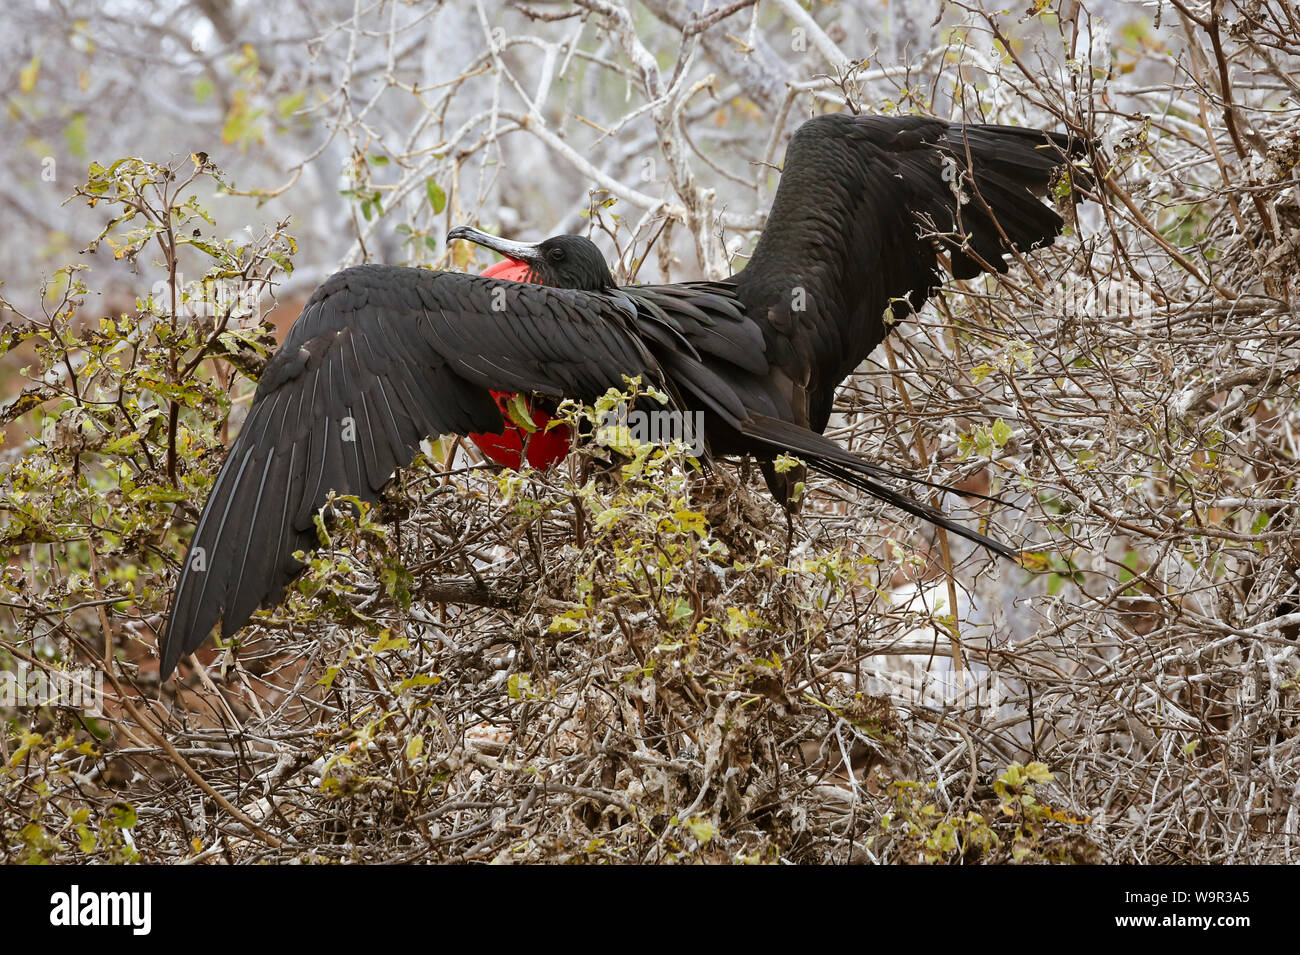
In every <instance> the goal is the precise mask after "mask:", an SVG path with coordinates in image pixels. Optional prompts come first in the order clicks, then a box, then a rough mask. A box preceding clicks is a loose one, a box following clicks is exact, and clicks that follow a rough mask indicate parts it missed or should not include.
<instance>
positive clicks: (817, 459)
mask: <svg viewBox="0 0 1300 955" xmlns="http://www.w3.org/2000/svg"><path fill="white" fill-rule="evenodd" d="M741 427H742V431H743V433H744V434H745V435H747V436H748V437H750V438H754V439H757V440H759V441H762V442H764V443H766V444H768V445H769V446H770V447H771V448H773V450H777V451H783V452H790V453H793V454H795V455H796V456H798V457H800V458H802V459H803V460H804V461H805V462H806V463H807V464H808V466H809V467H811V468H813V469H814V470H817V471H820V472H821V473H823V474H825V475H826V476H827V477H831V478H834V479H835V480H837V481H840V482H842V483H844V484H847V485H849V486H850V487H855V488H857V489H858V490H860V491H865V492H866V493H867V494H870V495H871V496H872V497H874V498H877V499H878V500H881V501H884V502H885V503H886V504H889V505H891V506H893V507H896V508H898V510H900V511H903V512H904V513H906V514H911V515H912V516H913V517H919V518H921V519H922V520H925V521H929V522H930V523H931V524H934V525H936V526H937V527H942V528H943V529H944V530H946V531H949V532H951V533H953V534H956V535H957V536H958V537H963V538H965V539H966V540H968V541H971V542H973V543H975V544H979V545H980V546H981V547H984V548H986V549H988V550H990V551H992V552H993V553H995V554H997V555H998V556H999V557H1005V558H1007V559H1008V560H1013V561H1014V560H1016V559H1017V556H1018V552H1017V551H1016V550H1014V549H1013V548H1011V547H1008V546H1007V545H1006V544H1003V543H1002V542H1001V541H997V540H994V539H993V538H991V537H989V536H988V535H986V534H982V533H980V532H979V531H976V530H972V529H971V528H969V527H966V526H965V525H963V524H961V523H960V522H958V521H955V520H953V519H952V518H950V517H949V516H948V515H946V514H944V513H943V512H942V511H940V510H939V509H938V508H935V507H931V506H930V505H928V504H923V503H922V502H920V501H917V500H915V499H913V498H911V497H909V496H907V495H906V494H904V493H903V492H901V491H898V490H896V489H895V488H892V487H890V486H889V485H887V484H883V483H881V482H882V481H887V480H904V481H908V482H911V483H913V484H920V485H924V486H925V487H931V488H934V489H936V490H940V491H948V492H951V493H954V494H968V495H970V496H973V497H979V498H981V499H983V500H986V501H993V502H995V503H1004V502H1001V501H998V499H997V498H994V497H989V496H988V495H984V494H976V493H974V492H969V491H959V490H957V489H956V488H953V487H950V486H948V485H945V484H939V483H936V482H933V481H927V480H925V479H923V478H919V477H916V476H915V475H910V474H905V473H903V472H899V471H892V470H889V469H887V468H882V467H880V466H878V465H874V464H868V463H867V462H865V461H863V460H861V459H860V458H859V457H857V455H855V454H852V453H851V452H849V451H846V450H845V449H844V448H842V447H840V446H839V445H838V444H836V443H835V442H834V441H832V440H831V439H830V438H827V437H825V436H823V435H820V434H818V433H817V432H815V431H809V430H808V429H807V428H801V427H799V426H798V425H795V424H791V423H790V422H788V421H782V420H780V419H778V418H769V417H767V416H765V415H751V416H750V417H749V418H748V419H747V420H746V421H745V422H744V423H743V424H742V426H741Z"/></svg>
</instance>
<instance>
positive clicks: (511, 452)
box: [469, 259, 573, 471]
mask: <svg viewBox="0 0 1300 955" xmlns="http://www.w3.org/2000/svg"><path fill="white" fill-rule="evenodd" d="M529 271H530V267H529V266H528V265H526V264H525V263H523V262H516V261H515V260H514V259H502V260H501V261H500V262H498V263H496V264H495V265H493V266H492V267H491V268H488V269H486V270H485V271H484V272H483V273H482V275H483V277H484V278H489V279H505V280H506V281H510V282H528V281H530V279H529V277H528V273H529ZM492 397H493V398H494V399H496V403H497V407H498V408H500V409H501V417H502V418H504V419H505V423H506V427H505V430H504V431H502V432H501V433H500V434H482V433H480V432H473V433H471V434H470V435H469V439H470V440H471V441H473V442H474V444H476V445H477V446H478V449H479V450H480V451H482V452H483V455H484V456H485V457H486V458H487V459H488V460H490V461H493V462H495V463H496V464H500V465H501V466H502V467H507V468H511V469H513V470H516V471H517V470H519V468H520V467H522V466H523V461H524V458H525V455H526V456H527V459H528V464H529V465H530V466H531V467H534V468H536V469H538V470H539V471H544V470H546V469H547V468H550V467H553V466H555V465H556V464H558V463H559V462H561V461H563V460H564V459H565V457H567V456H568V454H569V449H570V448H571V447H572V446H573V432H572V431H571V430H570V428H569V426H568V425H564V424H557V425H555V426H554V427H552V428H550V429H549V430H548V429H547V427H546V425H547V424H548V423H549V422H550V420H551V416H550V415H549V414H547V413H546V412H545V411H543V410H542V409H541V408H538V407H536V406H535V405H534V404H533V402H532V400H531V399H529V398H524V402H523V403H524V407H526V408H527V409H528V413H529V414H530V415H532V419H533V424H534V425H535V426H536V427H537V430H536V431H532V432H529V431H526V430H525V429H524V428H521V427H520V426H519V425H517V424H515V422H514V420H513V419H512V418H511V416H510V409H509V404H510V401H511V400H512V399H513V398H514V395H512V394H510V393H509V392H506V391H494V392H492ZM525 449H527V451H525Z"/></svg>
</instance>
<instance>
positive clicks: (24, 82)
mask: <svg viewBox="0 0 1300 955" xmlns="http://www.w3.org/2000/svg"><path fill="white" fill-rule="evenodd" d="M40 73H41V58H40V55H39V54H38V55H36V56H34V57H32V58H31V61H30V62H29V63H28V64H27V65H26V66H24V67H23V68H22V69H21V70H19V71H18V88H19V89H20V90H22V91H23V92H24V93H30V92H31V91H32V90H34V89H36V77H38V76H40Z"/></svg>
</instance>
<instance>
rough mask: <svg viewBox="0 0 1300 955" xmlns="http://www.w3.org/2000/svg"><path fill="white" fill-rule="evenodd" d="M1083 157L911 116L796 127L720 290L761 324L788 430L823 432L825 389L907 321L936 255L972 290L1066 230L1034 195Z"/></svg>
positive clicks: (987, 130)
mask: <svg viewBox="0 0 1300 955" xmlns="http://www.w3.org/2000/svg"><path fill="white" fill-rule="evenodd" d="M1085 146H1086V144H1085V143H1084V142H1083V141H1081V140H1071V139H1069V138H1068V137H1067V136H1064V135H1061V134H1059V133H1048V132H1043V131H1041V130H1036V129H1024V128H1020V127H1012V126H983V125H963V124H960V123H947V122H944V121H942V120H935V119H927V118H924V117H916V116H908V117H882V116H847V115H833V116H821V117H818V118H816V119H812V120H809V121H808V122H806V123H804V124H803V126H801V127H800V128H799V129H798V130H797V131H796V133H795V135H794V137H793V138H792V139H791V141H790V146H789V148H788V150H787V152H786V159H785V166H784V170H783V172H782V174H781V183H780V187H779V188H778V190H777V194H776V198H775V200H774V201H773V204H772V210H771V213H770V214H769V216H768V220H767V225H766V227H765V228H764V230H763V234H762V236H761V237H760V238H759V242H758V245H757V246H756V248H755V249H754V254H753V256H752V258H751V259H750V262H749V265H748V266H747V267H746V268H745V269H744V270H743V271H742V272H740V273H738V274H737V275H736V276H735V277H734V278H733V280H732V281H734V282H735V283H736V285H737V288H738V294H739V296H740V298H741V300H742V301H743V302H744V303H745V306H746V310H747V313H748V314H749V315H751V316H752V317H753V318H754V320H755V321H757V322H758V323H759V324H760V325H761V326H763V330H764V335H765V337H766V338H767V341H768V360H769V361H770V362H772V364H773V365H775V366H776V367H777V368H779V369H781V370H782V371H783V373H784V374H785V375H786V376H787V377H788V378H789V379H790V381H791V383H792V387H793V395H792V403H793V404H794V405H795V407H793V408H792V409H791V410H792V414H793V420H795V421H798V422H799V423H803V424H809V425H810V426H811V427H812V428H813V429H814V430H817V431H821V430H823V429H824V428H825V426H826V419H827V417H828V416H829V415H830V408H831V402H832V400H833V398H834V392H835V389H836V388H837V387H838V385H839V383H840V382H841V381H843V380H844V378H845V377H846V376H847V375H848V374H850V373H851V372H852V371H853V369H854V368H856V367H857V365H858V364H859V363H860V362H861V361H862V359H864V358H865V357H866V356H867V355H868V354H869V353H870V352H871V351H872V350H873V349H874V348H875V347H876V346H877V345H878V344H880V342H881V341H882V340H883V339H884V337H885V334H886V333H887V331H888V325H887V324H886V322H885V321H884V318H883V316H884V314H885V313H886V312H887V311H890V310H892V312H893V314H894V316H895V317H897V318H902V317H904V316H905V315H906V314H907V313H908V312H909V311H910V310H911V309H913V308H916V309H919V308H920V307H921V305H922V304H923V303H924V302H925V299H926V298H927V296H928V295H929V294H930V291H931V289H932V288H933V287H934V286H935V284H937V282H938V275H939V269H938V255H937V253H938V252H939V251H940V250H942V251H945V252H947V253H948V254H949V256H950V257H951V263H952V269H953V272H954V274H955V275H956V276H957V277H958V278H971V277H973V276H975V275H977V274H979V273H980V272H981V271H998V272H1005V271H1006V270H1007V260H1008V257H1009V256H1011V255H1012V253H1013V250H1020V251H1025V250H1028V249H1031V248H1034V247H1036V246H1040V245H1049V244H1051V242H1052V240H1053V239H1054V238H1055V236H1057V235H1058V234H1059V233H1060V231H1061V228H1062V226H1063V225H1064V222H1063V220H1062V218H1061V216H1060V215H1058V214H1057V213H1056V211H1055V210H1053V209H1052V208H1050V207H1049V206H1047V205H1046V204H1044V203H1043V202H1042V201H1041V200H1042V197H1044V196H1046V194H1047V192H1048V190H1049V189H1050V187H1051V184H1052V182H1053V181H1054V178H1055V176H1056V175H1057V174H1058V173H1059V171H1060V170H1061V169H1062V167H1064V166H1067V165H1069V164H1070V163H1071V161H1072V159H1073V158H1075V157H1077V156H1079V155H1081V154H1082V153H1083V151H1084V148H1085ZM1073 175H1074V177H1075V183H1076V184H1079V185H1082V184H1085V183H1086V182H1087V181H1088V180H1087V178H1086V175H1085V173H1083V172H1082V171H1081V170H1078V169H1074V170H1073ZM801 403H803V404H805V405H806V407H802V408H801V407H799V406H800V404H801ZM805 415H806V417H805Z"/></svg>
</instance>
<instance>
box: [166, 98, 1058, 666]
mask: <svg viewBox="0 0 1300 955" xmlns="http://www.w3.org/2000/svg"><path fill="white" fill-rule="evenodd" d="M1079 151H1080V150H1079V144H1077V143H1072V142H1071V141H1070V140H1068V139H1067V137H1065V136H1062V135H1060V134H1056V133H1047V132H1042V131H1039V130H1033V129H1023V128H1019V127H1005V126H988V125H963V124H956V123H948V122H944V121H942V120H932V119H925V118H921V117H893V118H886V117H873V116H845V115H831V116H822V117H818V118H815V119H811V120H809V121H807V122H805V123H804V124H803V125H802V126H801V127H800V128H799V129H798V130H797V131H796V133H795V135H794V137H793V138H792V139H791V142H790V145H789V147H788V149H787V152H786V159H785V164H784V170H783V173H782V176H781V182H780V186H779V188H778V191H777V195H776V197H775V200H774V202H773V205H772V209H771V212H770V214H769V216H768V221H767V225H766V227H765V228H764V230H763V233H762V235H761V236H760V238H759V241H758V244H757V246H756V247H755V249H754V252H753V255H752V256H751V257H750V260H749V264H748V265H747V266H746V267H745V268H744V269H743V270H742V271H741V272H739V273H737V274H736V275H734V276H732V277H731V278H730V279H728V280H725V281H717V282H685V283H679V284H675V285H648V286H630V287H618V286H616V285H615V283H614V280H613V277H612V276H611V275H610V273H609V267H608V265H607V264H606V263H605V261H604V259H603V257H602V256H601V255H600V252H599V250H598V249H597V248H596V247H595V246H594V245H593V244H592V243H591V242H590V241H588V240H585V239H582V238H580V237H577V236H557V237H554V238H551V239H547V240H546V241H544V242H540V243H536V244H532V245H526V244H523V243H511V244H506V243H504V241H503V240H499V239H495V238H494V237H491V236H487V235H486V234H485V233H480V232H477V231H476V230H467V229H464V228H462V229H456V230H453V231H452V232H451V233H450V234H449V235H448V241H452V240H454V239H456V238H468V239H470V240H472V241H476V242H480V243H482V244H484V245H489V246H490V247H494V248H496V249H497V250H498V251H501V252H502V253H503V254H505V255H506V256H507V258H508V259H510V260H511V261H514V262H517V263H521V264H524V265H527V266H528V271H529V274H528V276H527V277H528V278H530V279H531V280H532V282H535V283H539V284H529V283H520V282H511V281H504V280H501V279H497V278H491V277H485V276H470V275H463V274H459V273H452V272H436V271H431V270H428V269H418V268H401V267H392V266H383V265H362V266H356V267H353V268H349V269H345V270H344V271H342V272H339V273H337V274H336V275H333V276H331V277H330V278H328V279H326V280H325V281H324V282H323V283H322V284H321V285H320V286H319V287H318V288H317V289H316V291H315V292H314V293H313V294H312V296H311V298H310V299H309V300H308V302H307V304H306V305H305V307H304V308H303V312H302V314H301V315H300V316H299V317H298V319H297V321H296V322H295V323H294V325H293V327H292V328H291V329H290V330H289V333H288V335H287V336H286V339H285V342H284V344H283V345H282V346H281V347H280V349H279V350H278V351H277V352H276V353H275V355H274V356H273V357H272V359H271V360H270V362H269V363H268V364H267V366H266V368H265V370H264V371H263V373H262V376H261V378H260V380H259V382H258V387H257V391H256V393H255V395H254V398H253V403H252V406H251V408H250V410H249V413H248V417H247V419H246V420H245V422H244V426H243V428H242V430H241V431H240V434H239V437H238V438H237V439H236V441H235V443H234V445H233V446H232V448H231V451H230V454H229V456H228V457H227V459H226V461H225V463H224V464H223V466H222V468H221V472H220V473H219V475H218V477H217V480H216V483H215V484H214V486H213V489H212V492H211V493H210V495H209V497H208V500H207V503H206V504H205V505H204V508H203V513H202V515H201V517H200V519H199V524H198V527H197V529H196V530H195V533H194V537H193V539H192V540H191V542H190V546H189V551H188V552H187V555H186V558H185V562H184V564H183V566H182V569H181V573H180V577H179V579H178V581H177V584H176V591H175V594H174V597H173V600H172V606H171V610H170V614H169V618H168V622H167V629H166V632H165V634H164V637H163V640H162V661H161V669H160V674H161V677H162V679H166V678H167V677H168V676H169V675H170V673H171V672H172V670H173V669H174V668H175V666H176V663H177V662H178V660H179V659H180V657H181V656H182V655H183V654H186V653H189V652H191V651H193V650H195V649H197V648H198V646H199V645H200V644H202V643H203V641H204V640H205V639H206V638H207V636H208V634H209V632H210V631H211V630H212V629H213V627H214V626H215V625H216V624H217V622H218V620H220V622H221V629H222V634H223V636H225V637H229V636H230V635H231V634H232V633H234V632H235V631H237V630H238V629H239V628H240V627H242V626H243V624H244V622H245V621H246V620H247V619H248V617H249V616H250V615H251V614H252V612H253V610H254V609H256V607H257V606H258V605H259V604H261V605H274V604H276V603H278V602H279V601H280V599H281V598H282V594H283V590H284V587H285V585H286V584H287V583H288V582H289V581H290V580H292V579H293V577H294V576H295V575H296V574H297V573H298V572H299V570H300V569H301V564H300V563H299V562H298V561H296V560H294V558H293V553H294V551H295V550H304V551H306V550H310V549H312V548H314V547H315V545H316V530H315V524H314V517H315V515H316V513H317V512H318V511H319V510H320V509H321V508H322V506H324V505H325V504H326V501H327V498H328V496H329V493H330V491H331V490H332V491H335V492H337V493H340V494H354V495H357V496H358V497H360V498H362V499H363V500H369V501H375V500H377V498H378V494H379V492H380V490H381V489H382V488H383V486H384V485H385V484H386V483H387V482H388V481H389V479H390V478H391V476H392V474H393V472H394V471H395V469H396V468H398V467H401V466H403V465H405V464H408V463H409V462H410V461H411V460H412V458H413V457H414V455H415V453H416V449H417V448H418V445H419V442H420V441H421V439H423V438H425V437H428V436H436V435H445V434H462V435H463V434H471V433H479V434H494V433H500V432H501V431H502V430H503V428H504V427H505V426H506V421H505V419H504V418H503V415H502V411H501V407H500V405H499V404H498V402H497V399H496V398H494V393H505V394H512V393H520V394H524V395H532V396H539V397H541V398H546V399H552V400H558V399H561V398H566V397H567V398H577V399H581V400H586V401H591V400H593V399H595V398H596V397H598V396H599V395H602V394H604V393H606V392H607V391H608V389H610V388H618V389H620V390H621V389H622V388H624V387H625V383H626V381H627V380H628V379H630V378H634V377H636V378H640V379H641V380H642V381H643V382H645V383H647V384H649V385H652V386H654V387H656V388H658V389H660V390H662V391H663V392H665V393H666V394H668V395H669V397H670V401H671V403H672V404H673V406H674V407H675V408H676V409H677V410H681V411H694V410H702V411H703V412H704V413H705V423H706V435H707V441H708V448H709V452H710V454H711V455H713V456H721V455H732V454H753V455H755V456H756V457H757V458H759V459H760V460H762V461H766V462H770V461H772V460H773V459H774V458H775V457H777V456H778V455H779V454H781V453H793V454H795V455H798V456H799V457H800V458H802V459H803V460H804V461H806V462H807V463H808V464H809V465H810V466H812V467H814V468H816V469H817V470H820V471H822V472H824V473H826V474H828V475H829V476H832V477H835V478H837V479H839V480H841V481H844V482H846V483H848V484H851V485H853V486H855V487H859V488H861V489H863V490H866V491H867V492H869V493H871V494H872V495H874V496H876V497H878V498H880V499H882V500H884V501H886V502H888V503H890V504H892V505H894V506H896V507H898V508H900V509H902V510H904V511H906V512H908V513H911V514H914V515H919V516H921V517H923V518H925V519H926V520H929V521H931V522H933V523H935V524H938V525H940V526H942V527H945V528H947V529H949V530H950V531H952V532H954V533H956V534H959V535H961V536H963V537H966V538H968V539H971V540H974V541H976V542H978V543H980V544H981V545H983V546H985V547H987V548H989V549H990V550H993V551H994V552H996V553H999V554H1002V555H1003V556H1008V557H1011V556H1013V555H1014V552H1013V551H1012V550H1011V549H1010V548H1008V547H1006V546H1005V545H1004V544H1001V543H999V542H997V541H994V540H992V539H991V538H988V537H986V536H985V535H983V534H980V533H978V532H977V531H973V530H971V529H969V528H966V527H963V526H962V525H960V524H958V523H956V522H954V521H952V520H950V519H949V518H947V517H946V516H945V515H943V514H942V513H940V512H939V511H937V510H935V509H933V508H930V507H928V506H926V505H923V504H920V503H918V502H916V501H914V500H913V499H911V498H910V497H908V496H907V495H905V494H903V493H901V492H899V491H897V490H895V489H894V488H893V487H891V486H889V485H888V484H886V483H882V482H884V481H886V480H888V479H889V478H892V477H897V476H898V475H896V474H892V473H891V472H888V471H886V470H884V469H881V468H878V467H875V466H873V465H870V464H868V463H866V462H863V461H861V460H860V459H859V458H857V457H856V456H854V455H852V454H850V453H849V452H848V451H846V450H844V449H843V448H841V447H840V446H839V445H837V444H835V443H834V442H833V441H831V440H829V439H827V438H825V437H824V436H823V435H822V434H820V432H821V431H822V430H824V429H825V427H826V424H827V420H828V418H829V416H830V412H831V402H832V399H833V395H834V391H835V388H836V386H837V385H838V384H839V383H840V382H841V381H842V380H843V379H844V378H845V377H846V376H847V375H848V374H849V373H850V372H851V371H852V370H853V369H854V367H856V365H857V364H858V363H859V361H860V360H861V359H862V358H864V357H865V356H866V355H867V354H868V353H869V352H870V351H871V350H872V349H873V348H874V347H875V346H876V345H877V344H878V343H879V342H880V341H881V340H882V339H883V338H884V336H885V334H886V333H887V331H888V328H889V325H890V321H887V318H886V314H887V313H888V314H889V315H890V316H891V317H892V318H893V319H899V318H903V317H905V316H906V315H907V314H908V313H910V311H911V310H913V309H919V308H920V307H921V305H922V304H923V302H924V301H925V299H926V298H927V297H928V295H929V294H930V291H931V289H932V287H933V286H934V285H935V284H936V283H937V282H938V279H939V272H938V262H939V255H940V253H941V252H946V253H947V255H948V257H949V265H950V268H951V270H952V272H953V274H954V275H955V276H956V277H958V278H971V277H974V276H975V275H978V274H979V273H980V272H981V271H998V272H1005V271H1006V270H1007V267H1008V266H1007V262H1006V258H1005V257H1006V256H1008V255H1010V254H1012V253H1013V252H1019V251H1025V250H1028V249H1031V248H1033V247H1035V246H1038V245H1043V244H1050V243H1051V242H1052V240H1053V239H1054V238H1055V236H1056V235H1057V234H1058V233H1059V232H1060V229H1061V228H1062V226H1063V220H1062V219H1061V217H1060V216H1059V215H1058V214H1057V213H1056V212H1055V211H1054V210H1052V209H1051V208H1049V207H1048V206H1046V205H1045V204H1043V203H1042V202H1041V201H1040V199H1041V197H1043V196H1045V195H1046V193H1047V192H1048V190H1049V188H1050V187H1051V185H1052V183H1053V182H1054V181H1055V179H1056V177H1057V175H1058V174H1059V172H1060V170H1061V169H1062V168H1063V167H1068V166H1069V165H1070V163H1071V160H1072V158H1073V157H1074V156H1076V155H1077V154H1078V152H1079ZM765 473H766V474H767V477H768V483H769V485H771V486H772V489H773V491H774V493H776V494H777V496H778V497H779V498H782V499H784V495H785V492H786V488H785V486H784V483H783V479H782V476H781V475H778V474H776V473H775V471H774V470H773V469H771V468H769V469H768V470H767V471H766V472H765ZM920 483H926V482H920Z"/></svg>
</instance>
